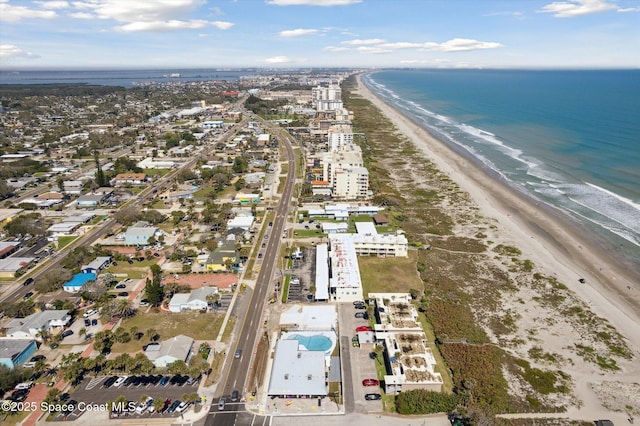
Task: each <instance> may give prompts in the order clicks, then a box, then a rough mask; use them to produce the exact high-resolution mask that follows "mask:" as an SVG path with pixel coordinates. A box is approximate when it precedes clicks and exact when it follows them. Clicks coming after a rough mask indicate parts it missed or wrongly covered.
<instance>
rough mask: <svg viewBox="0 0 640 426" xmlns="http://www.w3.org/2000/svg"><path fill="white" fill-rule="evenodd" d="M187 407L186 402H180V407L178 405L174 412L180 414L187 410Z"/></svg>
mask: <svg viewBox="0 0 640 426" xmlns="http://www.w3.org/2000/svg"><path fill="white" fill-rule="evenodd" d="M188 406H189V403H188V402H186V401H182V402H181V403H180V405H178V407H177V408H176V412H178V413H182V412H183V411H184V410H186V409H187V407H188Z"/></svg>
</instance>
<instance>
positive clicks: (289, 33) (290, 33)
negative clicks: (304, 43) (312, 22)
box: [278, 28, 318, 38]
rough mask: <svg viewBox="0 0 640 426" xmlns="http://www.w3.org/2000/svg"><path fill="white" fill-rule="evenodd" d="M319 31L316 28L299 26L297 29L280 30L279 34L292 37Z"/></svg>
mask: <svg viewBox="0 0 640 426" xmlns="http://www.w3.org/2000/svg"><path fill="white" fill-rule="evenodd" d="M317 32H318V30H314V29H304V28H297V29H295V30H285V31H280V32H279V33H278V35H279V36H280V37H286V38H290V37H302V36H306V35H310V34H315V33H317Z"/></svg>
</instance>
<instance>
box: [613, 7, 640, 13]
mask: <svg viewBox="0 0 640 426" xmlns="http://www.w3.org/2000/svg"><path fill="white" fill-rule="evenodd" d="M616 12H620V13H627V12H640V7H625V8H620V9H618V10H616Z"/></svg>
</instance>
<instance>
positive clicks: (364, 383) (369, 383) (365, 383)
mask: <svg viewBox="0 0 640 426" xmlns="http://www.w3.org/2000/svg"><path fill="white" fill-rule="evenodd" d="M379 385H380V382H379V381H377V380H376V379H364V380H363V381H362V386H379Z"/></svg>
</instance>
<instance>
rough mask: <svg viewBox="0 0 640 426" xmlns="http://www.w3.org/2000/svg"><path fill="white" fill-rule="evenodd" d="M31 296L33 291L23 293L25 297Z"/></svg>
mask: <svg viewBox="0 0 640 426" xmlns="http://www.w3.org/2000/svg"><path fill="white" fill-rule="evenodd" d="M31 296H33V292H32V291H30V292H28V293H27V294H25V295H24V298H25V299H28V298H30V297H31Z"/></svg>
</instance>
